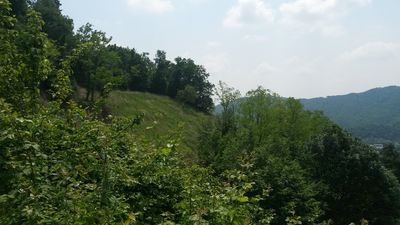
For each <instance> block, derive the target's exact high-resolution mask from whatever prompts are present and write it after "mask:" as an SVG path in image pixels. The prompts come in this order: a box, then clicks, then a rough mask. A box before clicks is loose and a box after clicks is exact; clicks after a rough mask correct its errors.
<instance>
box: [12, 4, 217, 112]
mask: <svg viewBox="0 0 400 225" xmlns="http://www.w3.org/2000/svg"><path fill="white" fill-rule="evenodd" d="M11 3H12V12H13V14H14V15H16V17H17V18H19V21H24V20H26V18H27V15H26V12H27V8H28V6H29V5H31V6H32V7H33V9H35V10H36V11H37V12H38V13H40V15H41V17H42V19H43V21H44V25H43V32H44V33H46V34H47V36H48V38H49V39H50V40H52V43H53V44H54V45H55V46H56V48H57V50H58V51H57V52H54V56H53V58H52V60H54V62H55V65H56V66H57V63H59V62H60V61H61V60H62V59H64V58H65V57H66V56H67V55H69V54H71V51H72V50H73V49H75V48H80V49H82V51H81V52H80V53H79V54H78V55H77V57H76V58H75V59H74V62H73V63H72V64H71V66H72V72H73V73H72V76H73V77H72V78H73V79H72V81H73V83H74V85H75V86H76V87H78V86H79V87H83V88H85V89H86V96H85V100H86V101H93V100H94V98H95V96H96V95H95V94H96V93H99V94H101V93H102V92H103V90H104V87H105V86H106V84H112V87H113V88H114V89H120V90H128V91H140V92H150V93H155V94H159V95H166V96H169V97H171V98H173V99H176V100H178V101H180V102H182V103H185V104H187V105H190V106H192V107H194V108H195V109H197V110H199V111H202V112H207V113H209V112H211V111H212V110H213V107H214V104H213V101H212V92H213V84H211V83H210V82H209V81H208V77H209V74H208V73H207V71H206V70H205V68H204V67H203V66H200V65H197V64H195V62H194V61H193V60H192V59H185V58H181V57H177V58H176V59H175V60H174V61H173V62H171V61H169V60H168V59H167V56H166V52H164V51H160V50H159V51H157V53H156V55H155V58H154V60H152V59H150V57H149V55H148V53H138V52H137V51H135V49H133V48H132V49H131V48H127V47H120V46H117V45H115V44H113V45H112V44H110V42H111V38H110V37H107V35H106V34H105V33H104V32H102V31H99V30H96V29H94V27H93V26H92V25H91V24H86V25H84V26H82V27H81V28H79V29H78V31H77V32H76V33H74V31H73V30H74V27H73V21H72V19H70V18H69V17H67V16H65V15H63V14H62V13H61V9H60V6H61V4H60V2H59V1H58V0H37V1H26V0H13V1H12V2H11ZM49 83H50V81H49V80H46V81H44V82H43V84H42V89H43V90H46V88H48V84H49Z"/></svg>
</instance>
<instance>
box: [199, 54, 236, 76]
mask: <svg viewBox="0 0 400 225" xmlns="http://www.w3.org/2000/svg"><path fill="white" fill-rule="evenodd" d="M201 63H202V64H203V65H204V66H205V68H206V69H207V71H208V72H210V73H211V74H213V73H221V72H224V71H225V70H226V69H227V67H228V65H229V59H228V55H227V54H226V53H222V52H219V53H218V52H216V53H210V54H207V55H205V56H203V57H202V59H201Z"/></svg>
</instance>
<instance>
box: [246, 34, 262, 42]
mask: <svg viewBox="0 0 400 225" xmlns="http://www.w3.org/2000/svg"><path fill="white" fill-rule="evenodd" d="M243 39H244V40H246V41H264V40H266V39H267V38H266V37H265V36H263V35H257V34H246V35H245V36H244V37H243Z"/></svg>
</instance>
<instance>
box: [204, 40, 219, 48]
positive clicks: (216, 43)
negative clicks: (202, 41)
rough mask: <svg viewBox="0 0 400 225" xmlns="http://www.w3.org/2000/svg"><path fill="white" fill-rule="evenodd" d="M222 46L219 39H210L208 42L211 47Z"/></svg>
mask: <svg viewBox="0 0 400 225" xmlns="http://www.w3.org/2000/svg"><path fill="white" fill-rule="evenodd" d="M220 46H221V43H220V42H218V41H209V42H207V47H210V48H218V47H220Z"/></svg>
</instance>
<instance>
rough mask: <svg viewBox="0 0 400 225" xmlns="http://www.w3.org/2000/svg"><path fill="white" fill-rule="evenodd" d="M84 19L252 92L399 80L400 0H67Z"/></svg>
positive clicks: (329, 90)
mask: <svg viewBox="0 0 400 225" xmlns="http://www.w3.org/2000/svg"><path fill="white" fill-rule="evenodd" d="M61 4H62V10H63V13H64V14H65V15H68V16H69V17H70V18H72V19H73V20H74V24H75V28H76V29H77V28H79V27H80V26H82V25H84V24H86V23H87V22H89V23H91V24H93V25H94V27H95V29H98V30H102V31H104V32H106V33H107V35H108V36H111V37H112V38H113V39H112V42H113V43H115V44H118V45H120V46H124V47H130V48H135V49H136V50H137V51H138V52H148V53H149V54H150V56H151V58H154V55H155V53H156V51H157V50H164V51H166V53H167V57H168V58H169V59H170V60H173V59H174V58H176V57H178V56H180V57H185V58H191V59H193V60H194V61H195V62H196V63H197V64H200V65H203V66H204V67H205V68H206V70H207V71H208V72H209V73H210V78H209V79H210V81H211V82H213V83H214V84H217V83H218V81H220V80H221V81H223V82H225V83H227V84H228V85H229V86H232V87H234V88H236V89H238V90H240V91H241V93H242V94H245V93H246V92H247V91H249V90H251V89H255V88H257V87H258V86H260V85H261V86H263V87H264V88H266V89H270V90H272V91H273V92H276V93H278V94H279V95H281V96H285V97H289V96H290V97H296V98H311V97H320V96H331V95H340V94H347V93H353V92H362V91H366V90H368V89H371V88H375V87H383V86H390V85H400V13H399V9H400V1H399V0H112V1H111V0H61Z"/></svg>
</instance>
